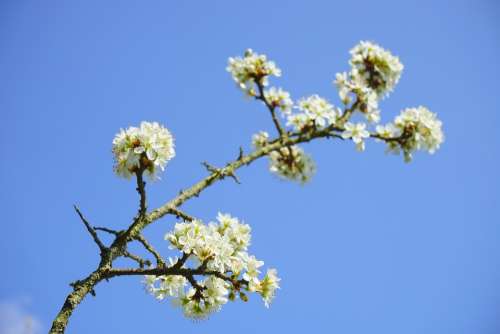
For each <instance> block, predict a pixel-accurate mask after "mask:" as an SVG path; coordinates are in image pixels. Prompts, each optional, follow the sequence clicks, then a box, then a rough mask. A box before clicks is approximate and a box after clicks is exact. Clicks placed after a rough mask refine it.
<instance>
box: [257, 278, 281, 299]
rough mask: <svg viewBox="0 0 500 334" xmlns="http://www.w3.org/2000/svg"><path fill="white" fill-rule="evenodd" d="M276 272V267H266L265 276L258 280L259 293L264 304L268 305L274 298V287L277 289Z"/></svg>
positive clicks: (278, 279) (277, 279)
mask: <svg viewBox="0 0 500 334" xmlns="http://www.w3.org/2000/svg"><path fill="white" fill-rule="evenodd" d="M279 281H281V279H280V278H278V272H277V270H276V269H268V271H267V273H266V276H264V278H263V279H262V281H261V282H260V288H259V293H260V294H261V296H262V298H263V299H264V304H265V305H266V307H269V305H270V304H271V301H272V300H273V299H274V295H275V293H276V289H279Z"/></svg>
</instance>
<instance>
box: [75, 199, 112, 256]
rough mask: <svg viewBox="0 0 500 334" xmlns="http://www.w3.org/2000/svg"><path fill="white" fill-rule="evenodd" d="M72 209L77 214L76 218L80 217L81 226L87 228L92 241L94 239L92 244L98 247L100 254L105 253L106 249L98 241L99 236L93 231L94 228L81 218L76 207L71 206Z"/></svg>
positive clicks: (80, 213)
mask: <svg viewBox="0 0 500 334" xmlns="http://www.w3.org/2000/svg"><path fill="white" fill-rule="evenodd" d="M73 207H74V208H75V211H76V213H77V214H78V216H80V219H81V220H82V222H83V224H84V225H85V227H86V228H87V231H88V232H89V233H90V235H91V236H92V239H94V242H95V243H96V244H97V247H99V250H100V251H101V253H104V252H106V251H107V248H106V246H104V244H103V243H102V241H101V239H99V236H98V235H97V233H96V231H95V230H94V228H93V227H92V226H90V224H89V222H88V221H87V219H85V217H84V216H83V214H82V212H81V211H80V209H78V207H77V206H76V205H73Z"/></svg>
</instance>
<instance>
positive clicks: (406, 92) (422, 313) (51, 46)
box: [0, 0, 500, 334]
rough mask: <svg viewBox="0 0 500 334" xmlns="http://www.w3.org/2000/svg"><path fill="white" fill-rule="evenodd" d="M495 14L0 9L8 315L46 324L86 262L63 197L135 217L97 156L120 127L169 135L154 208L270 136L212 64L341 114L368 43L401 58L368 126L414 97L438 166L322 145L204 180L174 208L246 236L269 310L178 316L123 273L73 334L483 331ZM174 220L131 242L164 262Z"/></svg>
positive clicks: (493, 323) (404, 5) (465, 6)
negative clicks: (264, 67)
mask: <svg viewBox="0 0 500 334" xmlns="http://www.w3.org/2000/svg"><path fill="white" fill-rule="evenodd" d="M499 19H500V8H499V6H498V4H497V3H496V2H495V1H493V0H491V1H485V0H484V1H453V2H452V1H414V2H410V1H376V2H375V1H373V2H369V1H365V2H358V1H342V2H340V1H339V2H337V1H335V2H334V1H307V2H306V1H272V2H270V1H261V0H258V1H246V2H236V1H210V2H209V1H197V2H194V1H189V2H188V1H185V2H177V3H174V2H167V1H148V2H139V1H110V2H105V3H104V2H102V1H89V0H87V1H71V2H70V1H64V2H63V1H58V2H56V1H51V2H42V1H8V0H4V1H2V2H1V4H0V50H2V51H1V52H0V87H1V89H0V122H1V125H2V131H1V132H0V148H1V150H2V152H3V158H2V160H1V163H0V182H1V184H2V190H1V191H0V207H1V212H2V225H3V226H2V233H1V234H0V252H1V253H2V254H3V259H4V261H3V266H4V270H2V272H3V274H2V276H1V283H2V284H0V301H1V302H2V305H13V306H12V308H13V309H15V312H17V313H16V314H20V313H23V312H24V313H25V314H27V315H29V316H31V317H33V318H34V319H36V320H35V323H36V324H37V326H38V324H40V326H41V327H42V328H43V331H46V330H47V329H48V327H49V325H50V323H51V320H52V318H53V317H54V316H55V314H56V313H57V311H58V310H59V308H60V307H61V305H62V303H63V300H64V298H65V296H66V294H67V293H68V292H69V291H70V287H69V286H68V283H69V282H71V281H74V280H76V279H79V278H82V277H84V276H85V275H86V274H87V273H89V272H90V271H91V270H93V269H94V268H95V266H96V265H97V262H98V252H97V250H96V247H95V245H94V244H93V243H92V241H91V240H90V238H89V236H88V235H87V234H86V232H85V231H84V229H83V226H82V225H81V223H80V222H79V220H78V218H77V216H76V215H75V213H74V211H73V209H72V205H73V204H74V203H76V204H78V205H79V206H80V208H81V209H82V211H83V212H84V213H85V214H86V216H87V217H88V219H89V220H91V222H92V223H93V224H95V225H104V226H108V227H113V228H123V227H125V226H127V225H128V224H129V223H130V220H131V218H132V217H133V215H134V213H135V212H136V210H137V196H136V193H135V191H134V185H133V183H132V182H128V181H125V180H122V179H118V178H117V177H115V176H114V175H113V172H112V156H111V152H110V150H111V140H112V138H113V136H114V134H115V133H116V132H117V131H118V130H119V129H120V128H121V127H127V126H130V125H136V124H138V123H139V122H140V121H141V120H150V121H159V122H161V123H163V124H164V125H166V126H167V127H168V128H169V129H170V130H171V131H172V133H173V134H174V136H175V138H176V145H177V156H176V158H175V159H174V160H172V161H171V163H170V164H169V166H168V169H167V171H166V173H165V174H164V175H163V180H162V181H160V182H157V183H154V184H151V183H150V184H148V190H149V198H150V207H151V208H154V207H157V206H158V205H160V204H161V203H163V202H164V201H166V200H168V199H170V198H171V197H172V196H173V195H175V194H176V193H177V192H178V191H179V189H182V188H186V187H188V186H190V185H191V184H193V183H194V182H196V181H197V180H199V179H200V178H202V177H203V176H204V175H205V173H206V172H205V171H204V169H203V167H202V166H201V165H200V162H201V161H204V160H208V161H210V162H211V163H213V164H219V165H222V164H224V163H225V162H227V161H229V160H230V159H233V158H234V157H235V156H236V155H237V149H238V147H239V146H240V145H243V146H244V147H245V149H246V150H247V151H248V150H249V143H250V138H251V135H252V134H253V133H255V132H257V131H258V130H268V131H270V132H272V130H273V129H272V123H271V122H270V120H269V115H268V114H267V113H266V111H265V109H264V108H263V106H262V105H260V104H259V103H256V102H253V101H247V100H245V99H244V98H243V97H242V94H241V93H240V92H239V91H238V90H237V89H236V88H235V86H234V84H233V82H232V80H231V78H230V76H229V74H228V73H226V72H225V66H226V61H227V57H229V56H235V55H240V54H241V53H242V52H243V51H244V49H246V48H249V47H250V48H253V49H254V50H256V51H257V52H262V53H266V54H268V55H269V57H270V58H272V59H274V60H275V61H276V62H277V64H278V65H279V66H280V67H281V68H282V70H283V77H282V78H280V79H279V80H274V81H273V83H275V84H276V85H278V86H282V87H284V88H285V89H287V90H289V91H290V92H291V94H292V96H293V97H295V98H299V97H301V96H305V95H309V94H313V93H318V94H320V95H322V96H325V97H327V98H329V99H330V100H331V101H333V102H334V103H335V104H339V103H340V101H339V100H338V97H337V93H336V91H335V90H334V88H333V86H332V84H331V82H332V80H333V78H334V75H335V73H336V72H340V71H345V70H347V69H348V63H347V62H348V58H349V54H348V51H349V49H350V48H351V47H352V46H354V45H355V44H356V43H357V42H358V41H359V40H365V39H367V40H373V41H376V42H377V43H379V44H381V45H382V46H384V47H386V48H388V49H389V50H391V51H392V52H393V53H394V54H396V55H398V56H400V58H401V60H402V62H403V63H404V65H405V70H404V73H403V76H402V79H401V81H400V83H399V85H398V86H397V87H396V89H395V91H394V92H393V93H392V95H391V96H390V98H388V99H386V100H384V101H383V102H382V104H381V108H382V118H383V120H387V121H388V120H391V119H392V118H393V117H394V116H395V115H397V114H398V113H399V111H400V110H401V109H402V108H405V107H412V106H418V105H425V106H427V107H428V108H429V109H431V110H432V111H434V112H437V113H438V115H439V117H440V118H441V119H442V121H443V123H444V131H445V134H446V142H445V143H444V145H443V146H442V149H441V150H440V151H438V153H437V154H435V155H433V156H429V155H427V154H417V155H416V157H415V160H414V162H413V163H411V164H405V163H403V161H402V158H401V157H395V156H388V155H385V154H384V148H383V146H382V145H380V144H376V143H369V144H368V145H367V151H366V152H365V153H363V154H359V153H357V152H356V151H355V149H354V146H353V145H352V143H347V142H344V143H342V142H338V141H322V142H315V143H313V144H308V145H306V146H304V148H305V149H306V150H307V151H308V152H309V153H311V154H312V155H313V156H314V158H315V160H316V163H317V165H318V172H317V174H316V176H315V177H314V179H313V181H312V182H311V183H310V184H307V185H305V186H300V185H297V184H294V183H288V182H283V181H281V180H279V179H277V178H276V177H274V176H273V175H271V174H270V173H269V172H268V171H267V162H266V161H264V160H262V161H258V162H257V163H255V164H254V165H252V166H251V167H250V168H244V169H242V170H241V171H240V172H239V173H238V174H239V176H240V178H241V179H242V184H241V185H236V184H234V182H232V181H224V182H222V183H219V184H217V185H215V186H213V187H211V188H210V189H208V190H207V191H206V192H205V193H203V195H202V196H201V197H200V198H198V199H195V200H193V201H190V202H189V203H187V204H186V205H185V207H184V209H185V210H186V211H188V212H190V213H192V214H193V215H196V216H199V217H203V218H204V219H205V220H206V221H209V220H211V219H213V218H214V217H215V215H216V214H217V212H218V211H222V212H229V213H232V214H233V215H235V216H238V217H241V218H242V219H243V220H244V221H245V222H247V223H248V224H250V225H251V226H252V228H253V242H252V247H251V252H252V253H254V254H255V255H256V256H257V257H259V258H261V259H263V260H264V261H265V262H266V265H269V266H273V267H276V268H278V270H279V274H280V276H281V277H282V279H283V280H282V289H281V290H280V291H279V292H278V295H277V298H276V300H275V303H274V304H273V305H272V306H271V308H270V309H269V310H267V309H265V308H264V306H263V303H262V301H261V300H260V298H258V297H257V296H252V298H251V300H250V302H248V303H246V304H244V303H241V302H239V303H231V304H229V305H227V306H226V307H225V308H224V309H223V311H222V312H220V313H218V314H215V315H214V316H213V317H211V318H210V319H209V320H208V321H204V322H201V323H193V322H192V321H190V320H187V319H184V318H183V317H182V315H181V314H180V312H179V310H175V309H173V308H172V307H171V306H170V305H168V303H158V302H156V301H155V300H153V298H152V297H151V296H149V295H147V294H145V293H144V291H143V289H142V286H141V284H140V283H139V279H138V278H137V277H132V278H119V279H114V280H113V281H112V282H110V283H101V284H100V285H99V286H98V287H97V289H96V292H97V297H95V298H93V297H91V296H89V297H87V299H85V301H84V302H83V303H82V304H81V305H80V307H79V308H78V309H77V311H76V312H75V313H74V316H73V317H72V319H71V322H70V325H69V327H68V331H67V332H68V333H137V332H145V333H147V332H153V331H154V332H158V331H162V332H163V331H164V332H182V333H199V332H204V333H225V332H228V333H229V332H231V333H254V332H256V331H260V332H264V333H268V332H269V333H270V332H291V333H302V332H304V331H309V332H315V333H384V334H391V333H394V334H396V333H398V334H399V333H405V334H406V333H408V334H410V333H419V334H420V333H427V334H432V333H436V334H437V333H454V334H459V333H475V334H489V333H498V332H499V331H500V323H499V321H498V318H499V315H500V287H499V282H500V256H499V254H500V242H499V241H500V219H499V218H500V214H499V210H498V207H499V204H500V203H499V198H500V197H499V195H500V193H499V192H500V191H499V189H500V187H499V186H500V184H499V183H500V182H499V177H498V174H497V173H498V167H499V161H500V158H499V152H500V150H499V148H500V147H499V146H500V145H499V139H498V135H497V133H496V132H497V131H498V130H497V128H498V124H499V122H500V117H499V114H498V112H499V110H498V87H499V86H500V68H499V61H498V59H499V56H500V52H499V51H500V45H499V41H500V25H499V24H498V22H499ZM173 224H174V221H173V220H172V219H171V218H168V219H164V220H161V221H159V222H158V223H157V224H155V225H154V226H151V227H149V228H148V229H147V230H146V231H145V233H146V234H147V236H148V237H150V238H151V240H152V242H153V243H154V244H155V245H156V246H157V248H159V249H161V251H162V252H163V254H165V255H168V254H170V253H169V251H168V249H167V245H166V244H165V242H164V241H163V235H164V233H165V232H167V231H168V230H169V229H171V228H172V227H173ZM122 264H123V265H125V264H126V263H125V262H123V263H122ZM2 309H5V307H3V308H2ZM9 312H10V313H9ZM9 312H7V311H2V314H1V315H0V324H1V323H2V322H3V323H5V322H10V321H13V320H12V319H13V318H8V314H11V313H12V312H14V311H12V310H11V311H9ZM6 314H7V315H6ZM0 326H3V325H0ZM5 326H6V325H5ZM0 328H7V327H0ZM3 330H4V331H6V329H3ZM14 334H18V333H14Z"/></svg>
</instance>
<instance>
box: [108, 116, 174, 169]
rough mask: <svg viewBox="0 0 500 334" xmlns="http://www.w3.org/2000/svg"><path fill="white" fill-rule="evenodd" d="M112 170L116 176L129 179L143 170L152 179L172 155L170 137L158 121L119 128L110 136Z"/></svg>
mask: <svg viewBox="0 0 500 334" xmlns="http://www.w3.org/2000/svg"><path fill="white" fill-rule="evenodd" d="M113 155H114V158H115V166H114V170H115V172H116V174H117V175H118V176H122V177H125V178H130V176H131V175H132V174H133V173H136V172H141V171H144V172H145V173H146V174H148V175H149V176H150V177H151V178H153V179H154V178H155V177H156V175H157V173H158V169H159V170H161V171H163V170H164V169H165V165H166V164H167V162H168V161H169V160H170V159H172V158H173V157H174V156H175V150H174V139H173V137H172V135H171V134H170V132H169V131H168V130H167V129H166V128H165V127H163V126H161V125H160V124H158V123H156V122H153V123H150V122H141V125H140V127H138V128H137V127H129V128H128V129H126V130H123V129H121V130H120V132H119V133H118V134H117V135H116V136H115V138H114V139H113Z"/></svg>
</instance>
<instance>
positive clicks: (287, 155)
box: [269, 146, 316, 183]
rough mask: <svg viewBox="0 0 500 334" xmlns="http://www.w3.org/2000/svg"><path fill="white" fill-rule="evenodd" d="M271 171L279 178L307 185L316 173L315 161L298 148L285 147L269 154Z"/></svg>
mask: <svg viewBox="0 0 500 334" xmlns="http://www.w3.org/2000/svg"><path fill="white" fill-rule="evenodd" d="M269 161H270V163H269V170H270V171H271V172H273V173H275V174H277V175H278V176H280V177H282V178H285V179H289V180H292V181H299V182H301V183H305V182H307V181H309V180H310V179H311V177H312V175H313V174H314V172H315V171H316V166H315V164H314V161H313V160H312V159H311V157H310V156H308V155H307V154H305V153H304V151H303V150H302V149H301V148H300V147H298V146H290V147H283V148H281V149H279V150H276V151H272V152H271V153H270V154H269Z"/></svg>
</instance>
